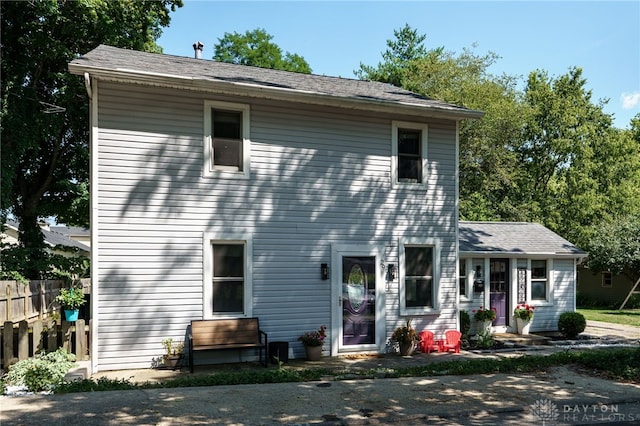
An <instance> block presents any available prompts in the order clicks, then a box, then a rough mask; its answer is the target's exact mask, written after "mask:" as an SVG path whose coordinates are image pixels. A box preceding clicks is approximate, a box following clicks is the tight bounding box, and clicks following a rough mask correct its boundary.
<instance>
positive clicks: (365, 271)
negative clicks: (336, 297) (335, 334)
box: [342, 256, 376, 346]
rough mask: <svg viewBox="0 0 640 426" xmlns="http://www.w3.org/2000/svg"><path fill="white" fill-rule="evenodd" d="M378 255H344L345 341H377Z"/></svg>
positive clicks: (343, 300) (361, 343)
mask: <svg viewBox="0 0 640 426" xmlns="http://www.w3.org/2000/svg"><path fill="white" fill-rule="evenodd" d="M375 301H376V273H375V257H374V256H364V257H357V256H343V257H342V344H343V346H348V345H364V344H373V343H375V323H376V321H375V312H376V309H375Z"/></svg>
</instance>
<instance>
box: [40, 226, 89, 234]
mask: <svg viewBox="0 0 640 426" xmlns="http://www.w3.org/2000/svg"><path fill="white" fill-rule="evenodd" d="M49 228H50V229H51V231H53V232H58V233H60V234H62V235H65V236H67V237H88V236H90V235H91V232H90V231H89V230H88V229H86V228H81V227H79V226H60V225H58V226H50V227H49Z"/></svg>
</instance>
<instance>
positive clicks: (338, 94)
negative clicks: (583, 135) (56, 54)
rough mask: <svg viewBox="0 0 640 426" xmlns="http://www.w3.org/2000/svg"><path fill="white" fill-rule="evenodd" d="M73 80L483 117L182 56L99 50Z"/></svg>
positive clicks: (394, 92) (373, 88)
mask: <svg viewBox="0 0 640 426" xmlns="http://www.w3.org/2000/svg"><path fill="white" fill-rule="evenodd" d="M69 70H70V71H71V72H72V73H74V74H83V73H84V72H89V73H91V74H93V75H95V76H98V77H103V78H106V77H114V78H115V77H116V76H118V75H119V76H121V77H122V76H129V77H136V78H138V79H140V78H145V77H146V78H147V79H148V80H153V79H157V78H165V79H170V80H174V81H175V83H176V84H182V85H187V86H188V85H193V84H194V83H199V84H207V83H209V84H211V85H213V84H214V83H216V84H226V85H229V86H236V87H239V86H241V87H243V88H245V89H247V88H249V89H255V90H259V91H260V92H261V94H262V96H265V95H266V94H269V93H271V94H274V93H284V92H289V93H297V94H299V95H314V96H319V97H324V98H334V99H341V100H343V101H345V102H349V101H352V102H353V101H359V102H361V103H362V102H365V103H375V104H388V105H398V104H400V105H403V106H409V107H413V108H417V109H420V110H422V111H423V112H426V111H431V112H437V113H439V114H446V115H449V116H451V117H452V118H458V119H459V118H480V117H482V115H483V113H482V112H480V111H474V110H471V109H467V108H463V107H459V106H455V105H451V104H448V103H446V102H442V101H437V100H434V99H430V98H427V97H425V96H421V95H418V94H416V93H413V92H409V91H407V90H404V89H401V88H398V87H395V86H393V85H390V84H386V83H379V82H372V81H364V80H355V79H348V78H340V77H327V76H320V75H313V74H311V75H309V74H301V73H295V72H288V71H280V70H272V69H267V68H258V67H250V66H244V65H235V64H228V63H223V62H216V61H210V60H204V59H195V58H189V57H183V56H173V55H164V54H157V53H146V52H139V51H135V50H128V49H120V48H116V47H112V46H106V45H100V46H98V47H97V48H95V49H94V50H92V51H90V52H89V53H87V54H85V55H83V56H81V57H79V58H76V59H74V60H73V61H71V62H70V63H69Z"/></svg>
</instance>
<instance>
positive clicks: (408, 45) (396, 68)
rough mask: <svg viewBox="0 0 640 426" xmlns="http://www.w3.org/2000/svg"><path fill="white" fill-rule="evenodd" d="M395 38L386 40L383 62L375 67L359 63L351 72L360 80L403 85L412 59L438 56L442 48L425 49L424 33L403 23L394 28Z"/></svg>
mask: <svg viewBox="0 0 640 426" xmlns="http://www.w3.org/2000/svg"><path fill="white" fill-rule="evenodd" d="M393 35H394V36H395V40H393V39H390V40H387V50H386V51H384V52H382V59H383V62H380V63H379V64H378V66H377V67H372V66H370V65H365V64H363V63H362V62H361V63H360V69H359V70H355V71H354V72H353V73H354V74H355V75H356V77H358V78H359V79H361V80H369V81H380V82H383V83H390V84H393V85H394V86H398V87H406V86H405V81H404V79H405V76H406V75H405V74H406V72H407V71H408V69H409V68H410V67H411V63H412V61H415V60H418V59H422V58H424V57H426V56H428V55H433V56H438V55H439V54H441V53H442V51H443V48H438V49H434V50H432V51H427V49H426V47H425V46H424V41H425V39H426V38H427V36H426V35H420V34H418V31H417V30H414V29H413V28H411V27H410V26H409V24H405V26H404V27H402V28H400V29H398V30H394V31H393Z"/></svg>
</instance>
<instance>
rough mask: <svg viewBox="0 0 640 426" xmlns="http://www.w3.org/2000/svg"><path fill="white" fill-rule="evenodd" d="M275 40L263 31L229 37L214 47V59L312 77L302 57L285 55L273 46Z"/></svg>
mask: <svg viewBox="0 0 640 426" xmlns="http://www.w3.org/2000/svg"><path fill="white" fill-rule="evenodd" d="M272 39H273V36H272V35H270V34H268V33H267V32H266V31H265V30H264V29H261V28H258V29H255V30H253V31H246V32H245V33H244V34H239V33H236V32H234V33H233V34H231V33H225V34H224V36H223V37H222V38H219V39H218V43H217V44H216V45H215V46H214V52H215V53H214V56H213V59H215V60H216V61H219V62H227V63H231V64H239V65H249V66H253V67H261V68H270V69H278V70H284V71H293V72H299V73H303V74H311V68H310V67H309V64H308V63H307V61H305V59H304V58H303V57H302V56H300V55H297V54H292V53H289V52H286V53H284V55H283V53H282V49H280V47H279V46H278V45H277V44H275V43H272V42H271V40H272Z"/></svg>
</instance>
